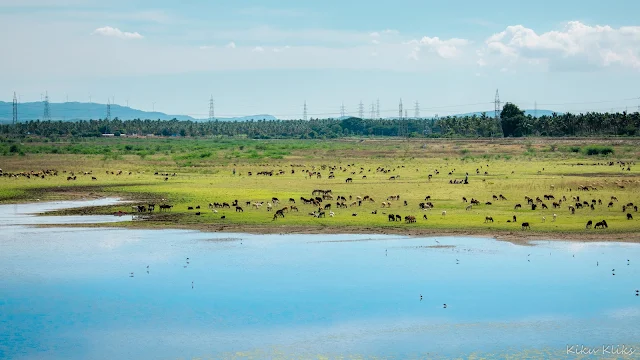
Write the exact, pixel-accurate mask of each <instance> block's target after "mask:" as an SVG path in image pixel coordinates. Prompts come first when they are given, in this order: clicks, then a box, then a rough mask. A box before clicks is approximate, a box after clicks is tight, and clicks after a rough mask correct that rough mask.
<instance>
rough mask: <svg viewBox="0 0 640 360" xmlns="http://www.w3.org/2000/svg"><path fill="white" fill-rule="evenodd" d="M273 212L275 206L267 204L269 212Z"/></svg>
mask: <svg viewBox="0 0 640 360" xmlns="http://www.w3.org/2000/svg"><path fill="white" fill-rule="evenodd" d="M271 210H273V205H271V203H267V211H271Z"/></svg>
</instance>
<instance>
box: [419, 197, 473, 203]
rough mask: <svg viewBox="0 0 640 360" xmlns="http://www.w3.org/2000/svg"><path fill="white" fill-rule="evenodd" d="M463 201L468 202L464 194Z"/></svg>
mask: <svg viewBox="0 0 640 360" xmlns="http://www.w3.org/2000/svg"><path fill="white" fill-rule="evenodd" d="M425 200H427V199H426V198H425ZM462 201H463V202H467V198H466V197H464V196H463V197H462Z"/></svg>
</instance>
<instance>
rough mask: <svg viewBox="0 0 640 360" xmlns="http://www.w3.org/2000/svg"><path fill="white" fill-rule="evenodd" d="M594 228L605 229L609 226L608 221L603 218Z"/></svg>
mask: <svg viewBox="0 0 640 360" xmlns="http://www.w3.org/2000/svg"><path fill="white" fill-rule="evenodd" d="M593 228H594V229H605V228H608V226H607V222H606V221H604V220H602V221H599V222H597V223H596V225H595V226H594V227H593Z"/></svg>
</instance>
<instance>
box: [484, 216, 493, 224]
mask: <svg viewBox="0 0 640 360" xmlns="http://www.w3.org/2000/svg"><path fill="white" fill-rule="evenodd" d="M484 222H485V224H486V223H488V222H493V217H491V216H486V217H485V218H484Z"/></svg>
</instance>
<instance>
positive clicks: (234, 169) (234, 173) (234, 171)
mask: <svg viewBox="0 0 640 360" xmlns="http://www.w3.org/2000/svg"><path fill="white" fill-rule="evenodd" d="M233 175H234V176H235V175H236V168H233Z"/></svg>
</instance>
